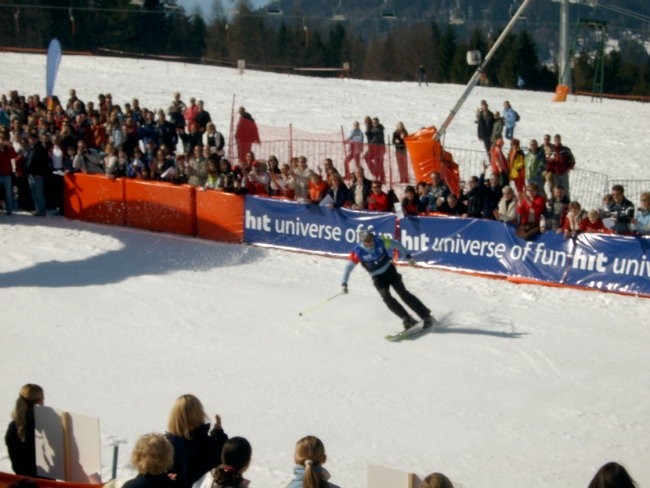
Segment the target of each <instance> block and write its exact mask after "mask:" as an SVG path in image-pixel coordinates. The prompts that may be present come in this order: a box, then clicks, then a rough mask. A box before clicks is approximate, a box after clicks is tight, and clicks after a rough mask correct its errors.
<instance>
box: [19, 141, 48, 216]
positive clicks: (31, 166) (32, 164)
mask: <svg viewBox="0 0 650 488" xmlns="http://www.w3.org/2000/svg"><path fill="white" fill-rule="evenodd" d="M43 137H44V138H45V137H46V136H45V135H43ZM29 144H30V147H29V148H28V149H27V152H26V154H25V161H26V163H25V168H26V170H27V180H28V182H29V189H30V190H31V193H32V199H33V200H34V206H35V207H36V209H35V210H34V211H33V212H32V215H34V216H35V217H44V216H45V215H47V213H46V209H45V186H44V185H45V177H46V175H47V174H48V173H49V171H50V156H49V154H48V151H47V149H46V147H45V145H44V144H43V142H41V140H39V137H38V134H36V133H35V132H33V133H31V134H30V136H29Z"/></svg>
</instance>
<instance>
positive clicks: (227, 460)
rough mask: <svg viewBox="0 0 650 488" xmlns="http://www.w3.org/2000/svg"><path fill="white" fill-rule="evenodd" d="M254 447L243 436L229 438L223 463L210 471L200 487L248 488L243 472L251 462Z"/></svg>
mask: <svg viewBox="0 0 650 488" xmlns="http://www.w3.org/2000/svg"><path fill="white" fill-rule="evenodd" d="M252 454H253V448H252V447H251V445H250V443H249V442H248V441H247V440H246V439H244V438H243V437H233V438H232V439H228V440H227V441H226V443H225V444H224V446H223V451H222V453H221V464H220V465H219V466H217V467H216V468H215V469H214V470H212V472H210V473H208V474H207V475H206V477H205V479H204V480H203V483H202V484H201V487H200V488H248V485H249V483H250V482H249V481H248V480H247V479H244V477H243V474H244V473H245V472H246V470H247V469H248V466H249V465H250V463H251V456H252Z"/></svg>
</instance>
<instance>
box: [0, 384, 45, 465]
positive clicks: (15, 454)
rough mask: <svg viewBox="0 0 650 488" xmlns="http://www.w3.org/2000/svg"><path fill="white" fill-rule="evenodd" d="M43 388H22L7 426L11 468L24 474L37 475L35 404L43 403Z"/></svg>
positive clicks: (29, 386) (31, 385)
mask: <svg viewBox="0 0 650 488" xmlns="http://www.w3.org/2000/svg"><path fill="white" fill-rule="evenodd" d="M43 402H44V394H43V388H41V387H40V386H38V385H35V384H26V385H24V386H23V387H22V388H21V389H20V393H19V394H18V399H17V400H16V406H15V407H14V410H13V412H12V414H11V417H12V419H13V420H12V421H11V423H10V424H9V427H7V433H6V434H5V444H6V445H7V452H8V454H9V459H10V461H11V469H13V470H14V473H16V474H18V475H22V476H31V477H36V444H35V438H34V406H35V405H43Z"/></svg>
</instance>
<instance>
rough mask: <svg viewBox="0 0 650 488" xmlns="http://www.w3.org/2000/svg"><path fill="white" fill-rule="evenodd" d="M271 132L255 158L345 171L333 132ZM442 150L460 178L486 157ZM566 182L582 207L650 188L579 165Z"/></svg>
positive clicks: (392, 172) (389, 159)
mask: <svg viewBox="0 0 650 488" xmlns="http://www.w3.org/2000/svg"><path fill="white" fill-rule="evenodd" d="M273 135H275V136H278V138H277V139H269V140H265V139H264V137H263V142H262V143H261V144H258V145H255V146H253V150H254V151H255V154H256V157H257V158H258V159H260V160H266V159H268V158H269V156H271V155H274V156H276V157H277V158H278V160H279V161H280V162H281V163H283V162H289V161H290V160H291V158H292V157H295V156H306V157H307V161H308V164H309V166H310V167H311V168H312V169H314V170H316V169H317V168H318V167H319V166H320V167H322V163H323V159H325V158H331V159H332V160H333V162H334V166H335V167H336V169H337V170H338V171H339V173H341V174H342V175H343V174H345V168H344V160H345V157H346V154H347V150H348V148H347V144H344V143H343V142H342V139H341V138H340V136H339V140H336V137H337V136H336V135H333V134H309V133H303V132H299V131H296V130H295V129H292V128H291V127H289V129H288V130H287V129H285V130H284V133H277V132H276V133H274V134H273ZM295 136H301V137H295ZM307 136H310V137H307ZM368 146H369V145H368V144H364V153H363V154H365V153H366V152H367V150H368ZM385 149H386V151H385V153H384V163H383V164H384V166H383V169H384V174H385V182H386V186H387V188H394V189H395V190H397V191H398V193H399V192H400V191H403V188H404V186H405V184H400V183H398V182H399V180H400V178H399V171H398V167H397V160H396V158H395V148H394V146H392V145H391V144H386V146H385ZM445 149H446V150H447V151H449V152H450V153H451V154H452V156H453V158H454V161H455V162H456V163H457V164H458V166H459V169H460V175H461V180H467V179H468V178H470V177H471V176H478V175H480V174H481V172H482V171H483V163H484V162H487V160H488V155H487V154H486V153H485V151H482V150H477V149H464V148H457V147H445ZM235 153H236V150H235ZM363 154H362V156H361V158H360V161H361V166H362V167H363V168H364V169H365V172H366V176H367V177H369V178H373V177H374V172H373V171H371V168H369V167H368V164H367V163H366V161H365V160H364V157H363ZM349 164H350V170H351V171H352V170H353V169H354V167H355V162H354V161H350V163H349ZM408 168H409V183H410V184H413V185H414V184H416V183H417V182H416V181H415V180H414V177H413V171H412V169H411V164H410V161H409V164H408ZM569 183H570V185H569V192H570V197H571V200H577V201H578V202H580V204H581V205H582V207H583V208H585V209H590V208H598V207H600V206H601V205H602V199H603V196H604V195H606V194H607V193H609V192H610V191H611V188H612V185H615V184H622V185H623V187H624V188H625V195H626V197H627V198H628V199H629V200H630V201H632V202H633V203H634V204H636V203H637V202H638V200H639V196H640V195H641V193H643V192H644V191H650V180H620V179H615V178H611V177H609V176H608V175H606V174H604V173H600V172H597V171H590V170H586V169H582V168H575V169H573V170H572V171H571V172H570V173H569Z"/></svg>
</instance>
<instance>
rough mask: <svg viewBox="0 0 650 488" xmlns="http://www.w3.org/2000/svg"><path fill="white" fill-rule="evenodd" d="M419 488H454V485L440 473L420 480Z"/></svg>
mask: <svg viewBox="0 0 650 488" xmlns="http://www.w3.org/2000/svg"><path fill="white" fill-rule="evenodd" d="M420 488H454V485H453V484H452V483H451V481H449V478H447V477H446V476H445V475H444V474H442V473H431V474H430V475H429V476H427V477H426V478H424V479H423V480H422V483H421V484H420Z"/></svg>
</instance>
